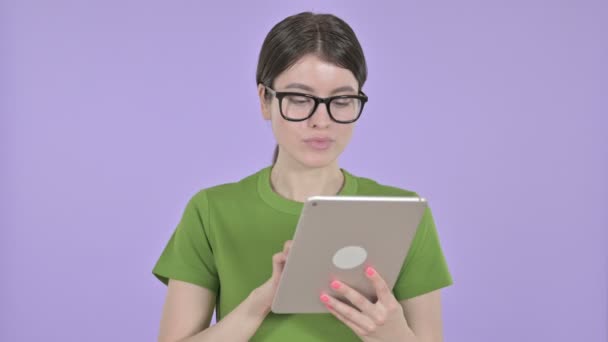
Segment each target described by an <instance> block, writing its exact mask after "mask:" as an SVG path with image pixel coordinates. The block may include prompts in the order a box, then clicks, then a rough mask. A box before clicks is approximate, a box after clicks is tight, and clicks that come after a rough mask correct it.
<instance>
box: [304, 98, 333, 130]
mask: <svg viewBox="0 0 608 342" xmlns="http://www.w3.org/2000/svg"><path fill="white" fill-rule="evenodd" d="M330 123H331V117H329V113H328V112H327V105H325V103H319V105H318V106H317V108H316V109H315V112H314V113H312V116H311V117H310V118H309V119H308V124H309V125H312V126H313V127H327V126H329V124H330Z"/></svg>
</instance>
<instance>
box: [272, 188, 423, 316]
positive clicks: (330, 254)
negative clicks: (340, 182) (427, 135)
mask: <svg viewBox="0 0 608 342" xmlns="http://www.w3.org/2000/svg"><path fill="white" fill-rule="evenodd" d="M426 205H427V203H426V200H425V199H424V198H419V197H368V196H313V197H310V198H309V199H308V200H307V201H306V202H305V203H304V208H303V209H302V213H301V215H300V218H299V221H298V225H297V227H296V231H295V235H294V238H293V244H292V246H291V250H290V252H289V256H288V257H287V261H286V263H285V267H284V269H283V274H282V275H281V279H280V281H279V286H278V288H277V293H276V295H275V298H274V301H273V303H272V307H271V309H272V312H274V313H321V312H327V309H326V308H325V306H324V305H323V303H321V301H320V300H319V296H320V295H321V292H325V293H329V294H332V295H333V296H335V297H336V298H338V299H340V300H342V301H344V302H345V303H348V300H347V299H346V298H342V297H341V296H339V295H338V294H337V293H336V292H334V291H332V290H331V289H330V287H329V284H330V283H331V281H332V280H335V279H337V280H340V281H342V282H344V283H346V284H348V285H350V286H351V287H353V288H354V289H356V290H358V291H359V292H361V293H362V294H363V295H365V296H366V297H367V298H369V299H370V300H372V301H375V300H376V298H375V291H374V288H373V286H372V284H371V282H370V281H369V279H367V278H366V277H365V275H364V270H365V268H366V267H367V266H373V267H374V268H375V269H376V270H377V271H378V273H379V274H380V275H381V276H382V277H383V278H384V280H386V282H387V283H388V285H389V287H390V288H391V289H392V288H393V286H394V285H395V281H396V280H397V277H398V275H399V271H400V270H401V267H402V265H403V262H404V260H405V257H406V255H407V252H408V250H409V247H410V244H411V242H412V240H413V238H414V235H415V234H416V229H417V228H418V224H419V223H420V220H421V219H422V215H423V214H424V210H425V208H426Z"/></svg>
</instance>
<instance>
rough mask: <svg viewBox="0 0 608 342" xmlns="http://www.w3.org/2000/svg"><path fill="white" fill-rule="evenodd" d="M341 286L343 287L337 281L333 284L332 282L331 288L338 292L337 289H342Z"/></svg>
mask: <svg viewBox="0 0 608 342" xmlns="http://www.w3.org/2000/svg"><path fill="white" fill-rule="evenodd" d="M340 286H342V285H340V282H339V281H337V280H334V281H332V282H331V287H332V288H333V289H336V290H337V289H339V288H340Z"/></svg>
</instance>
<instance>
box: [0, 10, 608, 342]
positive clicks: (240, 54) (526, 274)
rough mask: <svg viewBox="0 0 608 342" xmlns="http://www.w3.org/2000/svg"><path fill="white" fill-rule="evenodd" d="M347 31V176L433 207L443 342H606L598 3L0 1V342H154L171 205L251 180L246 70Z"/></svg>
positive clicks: (607, 181) (255, 118) (264, 127)
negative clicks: (295, 39) (283, 30)
mask: <svg viewBox="0 0 608 342" xmlns="http://www.w3.org/2000/svg"><path fill="white" fill-rule="evenodd" d="M302 10H313V11H320V12H332V13H335V14H337V15H339V16H341V17H342V18H343V19H345V20H346V21H347V22H349V24H350V25H351V26H352V27H353V28H354V30H355V32H356V33H357V34H358V36H359V38H360V41H361V43H362V45H363V48H364V51H365V53H366V57H367V60H368V66H369V73H370V74H369V81H368V83H367V84H366V85H365V87H364V90H365V91H366V93H367V94H368V95H369V96H370V99H371V100H370V102H369V105H368V106H366V110H365V113H364V116H363V117H362V119H361V121H360V123H359V124H358V126H357V129H356V130H355V134H354V137H353V140H352V143H351V145H350V146H349V147H348V148H347V150H346V152H345V153H344V155H343V157H342V158H341V159H340V161H341V163H340V164H341V166H342V167H345V168H346V169H348V170H349V171H351V172H353V173H355V174H357V175H361V176H367V177H371V178H374V179H376V180H378V181H380V182H384V183H388V184H392V185H395V186H400V187H404V188H409V189H414V190H416V191H418V192H420V193H421V194H423V195H424V196H425V197H427V198H428V199H429V201H430V203H431V205H432V206H433V208H434V213H435V216H436V223H437V226H438V229H439V233H440V236H441V239H442V243H443V246H444V249H445V253H446V256H447V258H448V262H449V265H450V268H451V270H452V272H453V275H454V279H455V282H456V283H455V285H454V286H453V287H451V288H448V289H447V290H446V291H445V292H444V320H445V336H446V341H467V342H471V341H480V342H481V341H483V342H486V341H496V342H501V341H505V342H506V341H509V342H511V341H586V342H591V341H598V342H599V341H606V340H608V331H607V325H608V324H607V322H608V312H607V307H608V296H607V291H608V272H607V269H608V253H607V252H606V243H607V242H608V236H607V235H608V234H607V227H608V214H607V212H608V210H607V204H608V177H607V176H606V175H608V151H607V150H608V149H607V146H608V137H607V134H606V133H605V132H606V130H607V129H608V119H607V118H608V108H607V105H606V99H607V98H608V97H607V90H608V84H607V83H608V81H607V80H608V68H607V63H606V61H607V60H608V53H607V52H608V49H607V39H606V32H608V20H607V18H608V16H607V14H608V6H607V4H606V2H604V1H569V2H566V1H562V2H559V3H558V2H556V1H516V2H515V1H500V2H494V3H492V4H490V3H489V2H486V1H459V2H457V3H454V2H450V3H446V4H428V3H424V4H423V3H422V2H417V3H413V2H399V3H397V2H395V3H388V2H387V3H380V2H375V4H372V2H369V1H368V2H363V1H361V2H359V3H354V2H351V1H293V2H289V3H287V2H285V1H273V2H269V1H255V2H253V1H247V2H245V1H242V2H230V1H224V2H222V3H221V4H220V3H218V2H213V3H212V4H211V2H209V3H208V4H207V3H205V2H202V1H199V2H195V1H172V2H168V1H167V2H150V1H138V2H136V1H80V2H77V1H53V2H50V1H16V0H15V1H8V2H7V1H4V2H2V3H0V52H1V53H0V76H1V77H0V86H1V88H0V110H1V111H2V112H1V121H0V124H1V126H0V143H1V145H0V152H1V153H2V158H1V159H0V162H1V163H2V164H1V176H0V182H1V183H0V185H1V186H2V190H1V192H0V196H1V199H0V205H1V206H2V207H1V215H0V219H1V221H0V224H1V235H0V238H1V242H0V266H1V269H2V283H1V285H0V290H1V291H0V303H2V304H1V305H0V340H2V341H37V340H45V341H152V340H155V338H156V333H157V330H158V322H159V318H160V313H161V307H162V303H163V301H164V295H165V287H164V286H163V285H161V283H160V282H158V281H157V280H155V278H153V276H152V274H151V269H152V266H153V265H154V263H155V261H156V259H157V258H158V256H159V255H160V252H161V250H162V248H163V247H164V245H165V243H166V242H167V241H168V239H169V237H170V234H171V233H172V231H173V229H174V228H175V225H176V224H177V222H178V220H179V218H180V215H181V212H182V210H183V208H184V206H185V204H186V201H187V200H188V199H189V197H190V196H191V195H193V194H194V193H195V192H196V191H197V190H198V189H200V188H203V187H207V186H211V185H215V184H218V183H221V182H229V181H235V180H239V179H240V178H242V177H244V176H246V175H249V174H251V173H253V172H256V171H257V170H259V169H260V168H262V167H264V166H266V165H267V164H268V163H269V162H270V158H271V155H272V150H273V147H274V140H273V139H274V138H273V136H272V133H271V131H270V126H269V125H268V124H267V123H265V122H264V121H263V120H262V118H261V114H260V112H259V104H258V102H257V101H258V99H257V96H256V87H255V68H256V62H257V54H258V52H259V49H260V46H261V44H262V41H263V39H264V37H265V35H266V33H267V32H268V31H269V30H270V28H271V27H272V26H273V25H274V24H275V23H276V22H278V21H279V20H281V19H283V18H284V17H285V16H287V15H290V14H294V13H297V12H300V11H302Z"/></svg>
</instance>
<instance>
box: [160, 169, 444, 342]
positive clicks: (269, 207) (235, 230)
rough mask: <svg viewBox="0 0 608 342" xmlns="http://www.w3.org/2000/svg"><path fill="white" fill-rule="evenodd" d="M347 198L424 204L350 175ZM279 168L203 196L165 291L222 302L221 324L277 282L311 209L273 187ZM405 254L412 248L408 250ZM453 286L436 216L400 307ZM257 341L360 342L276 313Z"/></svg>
mask: <svg viewBox="0 0 608 342" xmlns="http://www.w3.org/2000/svg"><path fill="white" fill-rule="evenodd" d="M341 170H342V172H343V174H344V179H345V182H344V186H343V187H342V190H341V191H340V193H339V195H351V196H353V195H354V196H357V195H360V196H417V194H416V193H414V192H411V191H407V190H403V189H399V188H396V187H391V186H386V185H382V184H378V183H377V182H375V181H373V180H371V179H368V178H363V177H357V176H354V175H352V174H350V173H349V172H347V171H346V170H344V169H341ZM270 171H271V166H268V167H266V168H263V169H262V170H260V171H258V172H256V173H254V174H253V175H250V176H248V177H246V178H244V179H242V180H240V181H239V182H234V183H227V184H221V185H217V186H214V187H210V188H207V189H203V190H201V191H199V192H198V193H197V194H196V195H194V196H193V197H192V199H190V201H189V202H188V204H187V206H186V209H185V211H184V213H183V217H182V219H181V221H180V222H179V224H178V226H177V228H176V229H175V231H174V233H173V235H172V236H171V239H170V240H169V242H168V243H167V246H166V247H165V249H164V251H163V252H162V254H161V256H160V258H159V260H158V262H157V263H156V265H155V267H154V269H153V273H154V275H156V277H158V279H160V280H161V281H162V282H163V283H165V284H167V282H168V279H177V280H181V281H185V282H189V283H192V284H196V285H199V286H202V287H205V288H208V289H210V290H211V291H213V292H215V293H216V294H217V303H216V318H217V320H221V319H222V318H223V317H225V316H226V315H227V314H228V313H229V312H230V311H232V310H233V309H234V308H235V307H236V306H238V305H239V304H240V303H241V302H242V301H243V300H244V299H245V298H246V297H247V296H248V295H249V294H250V293H251V291H252V290H254V289H255V288H257V287H258V286H260V285H262V284H263V283H264V282H265V281H266V280H268V278H270V276H271V274H272V255H273V254H275V253H277V252H280V251H282V250H283V243H284V242H285V241H286V240H290V239H292V238H293V235H294V232H295V228H296V224H297V222H298V218H299V214H300V212H301V210H302V207H303V203H301V202H296V201H292V200H289V199H286V198H284V197H282V196H280V195H279V194H277V193H276V192H274V190H273V189H272V188H271V186H270ZM404 248H405V247H404ZM451 284H452V277H451V275H450V273H449V271H448V267H447V264H446V261H445V258H444V255H443V252H442V250H441V246H440V243H439V238H438V235H437V231H436V229H435V223H434V221H433V217H432V214H431V211H430V209H427V210H426V212H425V214H424V215H423V217H422V220H421V222H420V225H419V227H418V231H417V232H416V236H415V237H414V240H413V241H412V243H411V247H410V250H409V251H408V254H407V257H406V259H405V261H404V264H403V267H402V269H401V273H400V274H399V277H398V278H397V282H396V284H395V287H394V289H393V293H394V295H395V297H396V298H397V300H403V299H408V298H412V297H416V296H418V295H421V294H424V293H428V292H431V291H433V290H437V289H440V288H443V287H446V286H448V285H451ZM250 341H265V342H273V341H281V342H283V341H293V342H298V341H359V338H358V337H357V336H356V335H355V334H354V333H353V332H352V331H351V330H350V328H349V327H348V326H346V325H344V324H343V323H342V322H340V321H339V320H337V319H336V318H334V317H333V316H332V315H331V314H330V313H326V314H325V313H323V314H274V313H272V312H271V313H270V314H268V316H267V317H266V318H265V320H264V322H263V323H262V325H261V326H260V327H259V329H258V330H257V332H256V334H255V335H254V336H253V337H252V338H251V340H250Z"/></svg>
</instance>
